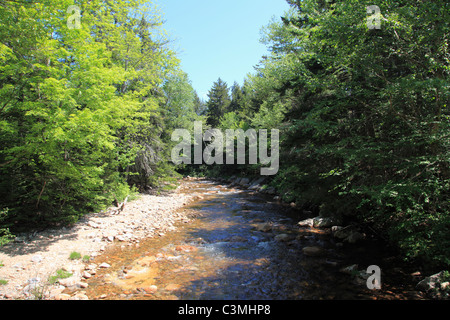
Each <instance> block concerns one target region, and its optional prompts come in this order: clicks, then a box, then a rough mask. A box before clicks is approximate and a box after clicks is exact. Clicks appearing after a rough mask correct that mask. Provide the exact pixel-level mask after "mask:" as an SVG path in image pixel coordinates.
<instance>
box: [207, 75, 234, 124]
mask: <svg viewBox="0 0 450 320" xmlns="http://www.w3.org/2000/svg"><path fill="white" fill-rule="evenodd" d="M208 99H209V100H208V102H207V107H208V111H207V124H209V125H211V126H212V127H217V126H218V125H219V123H220V120H221V118H222V117H223V116H224V115H225V113H226V112H227V111H228V108H229V106H230V103H231V100H230V95H229V89H228V85H227V84H226V82H224V81H222V79H220V78H219V79H218V80H217V81H216V82H214V84H213V87H212V88H211V90H210V91H209V93H208Z"/></svg>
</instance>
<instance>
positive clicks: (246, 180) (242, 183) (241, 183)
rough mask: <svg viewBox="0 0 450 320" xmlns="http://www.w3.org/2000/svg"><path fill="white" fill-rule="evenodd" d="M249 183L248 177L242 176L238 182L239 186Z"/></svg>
mask: <svg viewBox="0 0 450 320" xmlns="http://www.w3.org/2000/svg"><path fill="white" fill-rule="evenodd" d="M249 183H250V179H248V178H242V179H241V181H239V184H240V185H241V186H246V185H248V184H249Z"/></svg>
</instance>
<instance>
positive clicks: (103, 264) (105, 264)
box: [98, 262, 111, 269]
mask: <svg viewBox="0 0 450 320" xmlns="http://www.w3.org/2000/svg"><path fill="white" fill-rule="evenodd" d="M98 267H99V268H103V269H106V268H109V267H111V265H110V264H109V263H106V262H103V263H102V264H100V265H99V266H98Z"/></svg>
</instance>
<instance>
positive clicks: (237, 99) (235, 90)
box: [228, 82, 244, 112]
mask: <svg viewBox="0 0 450 320" xmlns="http://www.w3.org/2000/svg"><path fill="white" fill-rule="evenodd" d="M243 107H244V92H243V90H242V89H241V87H240V86H239V83H237V82H235V83H234V84H233V86H232V87H231V102H230V106H229V108H228V109H229V111H231V112H238V111H240V110H242V109H243Z"/></svg>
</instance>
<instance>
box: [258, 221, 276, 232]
mask: <svg viewBox="0 0 450 320" xmlns="http://www.w3.org/2000/svg"><path fill="white" fill-rule="evenodd" d="M256 230H258V231H262V232H269V231H271V230H272V225H271V224H270V223H260V224H258V225H257V226H256Z"/></svg>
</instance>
